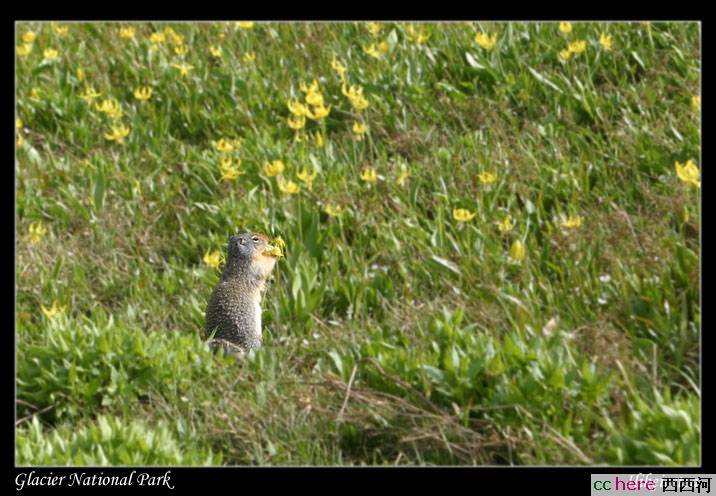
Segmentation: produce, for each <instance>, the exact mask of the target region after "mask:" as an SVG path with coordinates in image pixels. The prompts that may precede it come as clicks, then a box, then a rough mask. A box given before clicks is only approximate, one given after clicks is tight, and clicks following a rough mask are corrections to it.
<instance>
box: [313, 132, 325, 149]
mask: <svg viewBox="0 0 716 496" xmlns="http://www.w3.org/2000/svg"><path fill="white" fill-rule="evenodd" d="M313 142H314V143H315V145H316V146H323V145H324V143H325V140H324V139H323V135H322V134H321V132H320V131H316V133H315V134H314V135H313Z"/></svg>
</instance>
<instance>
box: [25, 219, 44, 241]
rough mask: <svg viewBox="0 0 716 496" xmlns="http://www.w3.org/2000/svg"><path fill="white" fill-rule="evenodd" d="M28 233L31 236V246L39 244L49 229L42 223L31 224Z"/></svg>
mask: <svg viewBox="0 0 716 496" xmlns="http://www.w3.org/2000/svg"><path fill="white" fill-rule="evenodd" d="M27 231H28V233H29V235H30V244H33V245H34V244H37V243H39V242H40V240H41V239H42V238H43V237H44V236H45V234H47V228H46V227H45V226H44V224H43V223H42V222H40V221H37V222H33V223H32V224H30V226H29V227H28V228H27Z"/></svg>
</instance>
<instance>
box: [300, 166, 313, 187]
mask: <svg viewBox="0 0 716 496" xmlns="http://www.w3.org/2000/svg"><path fill="white" fill-rule="evenodd" d="M317 175H318V171H317V170H315V169H314V170H313V172H309V170H308V169H306V168H305V167H304V168H303V169H301V170H300V171H298V174H296V177H298V179H300V180H301V182H302V183H304V184H305V185H306V187H307V188H308V189H309V190H310V189H311V188H312V186H313V180H314V179H315V178H316V176H317Z"/></svg>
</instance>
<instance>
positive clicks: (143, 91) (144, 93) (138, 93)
mask: <svg viewBox="0 0 716 496" xmlns="http://www.w3.org/2000/svg"><path fill="white" fill-rule="evenodd" d="M151 97H152V89H151V88H150V87H149V86H142V87H141V88H137V89H135V90H134V98H136V99H137V100H139V101H141V102H146V101H147V100H149V99H150V98H151Z"/></svg>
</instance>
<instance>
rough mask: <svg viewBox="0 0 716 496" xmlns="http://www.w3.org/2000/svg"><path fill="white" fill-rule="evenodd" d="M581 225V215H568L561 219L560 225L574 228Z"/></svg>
mask: <svg viewBox="0 0 716 496" xmlns="http://www.w3.org/2000/svg"><path fill="white" fill-rule="evenodd" d="M581 225H582V217H580V216H579V215H570V216H569V217H567V218H566V219H564V220H563V221H562V227H566V228H567V229H576V228H578V227H580V226H581Z"/></svg>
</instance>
